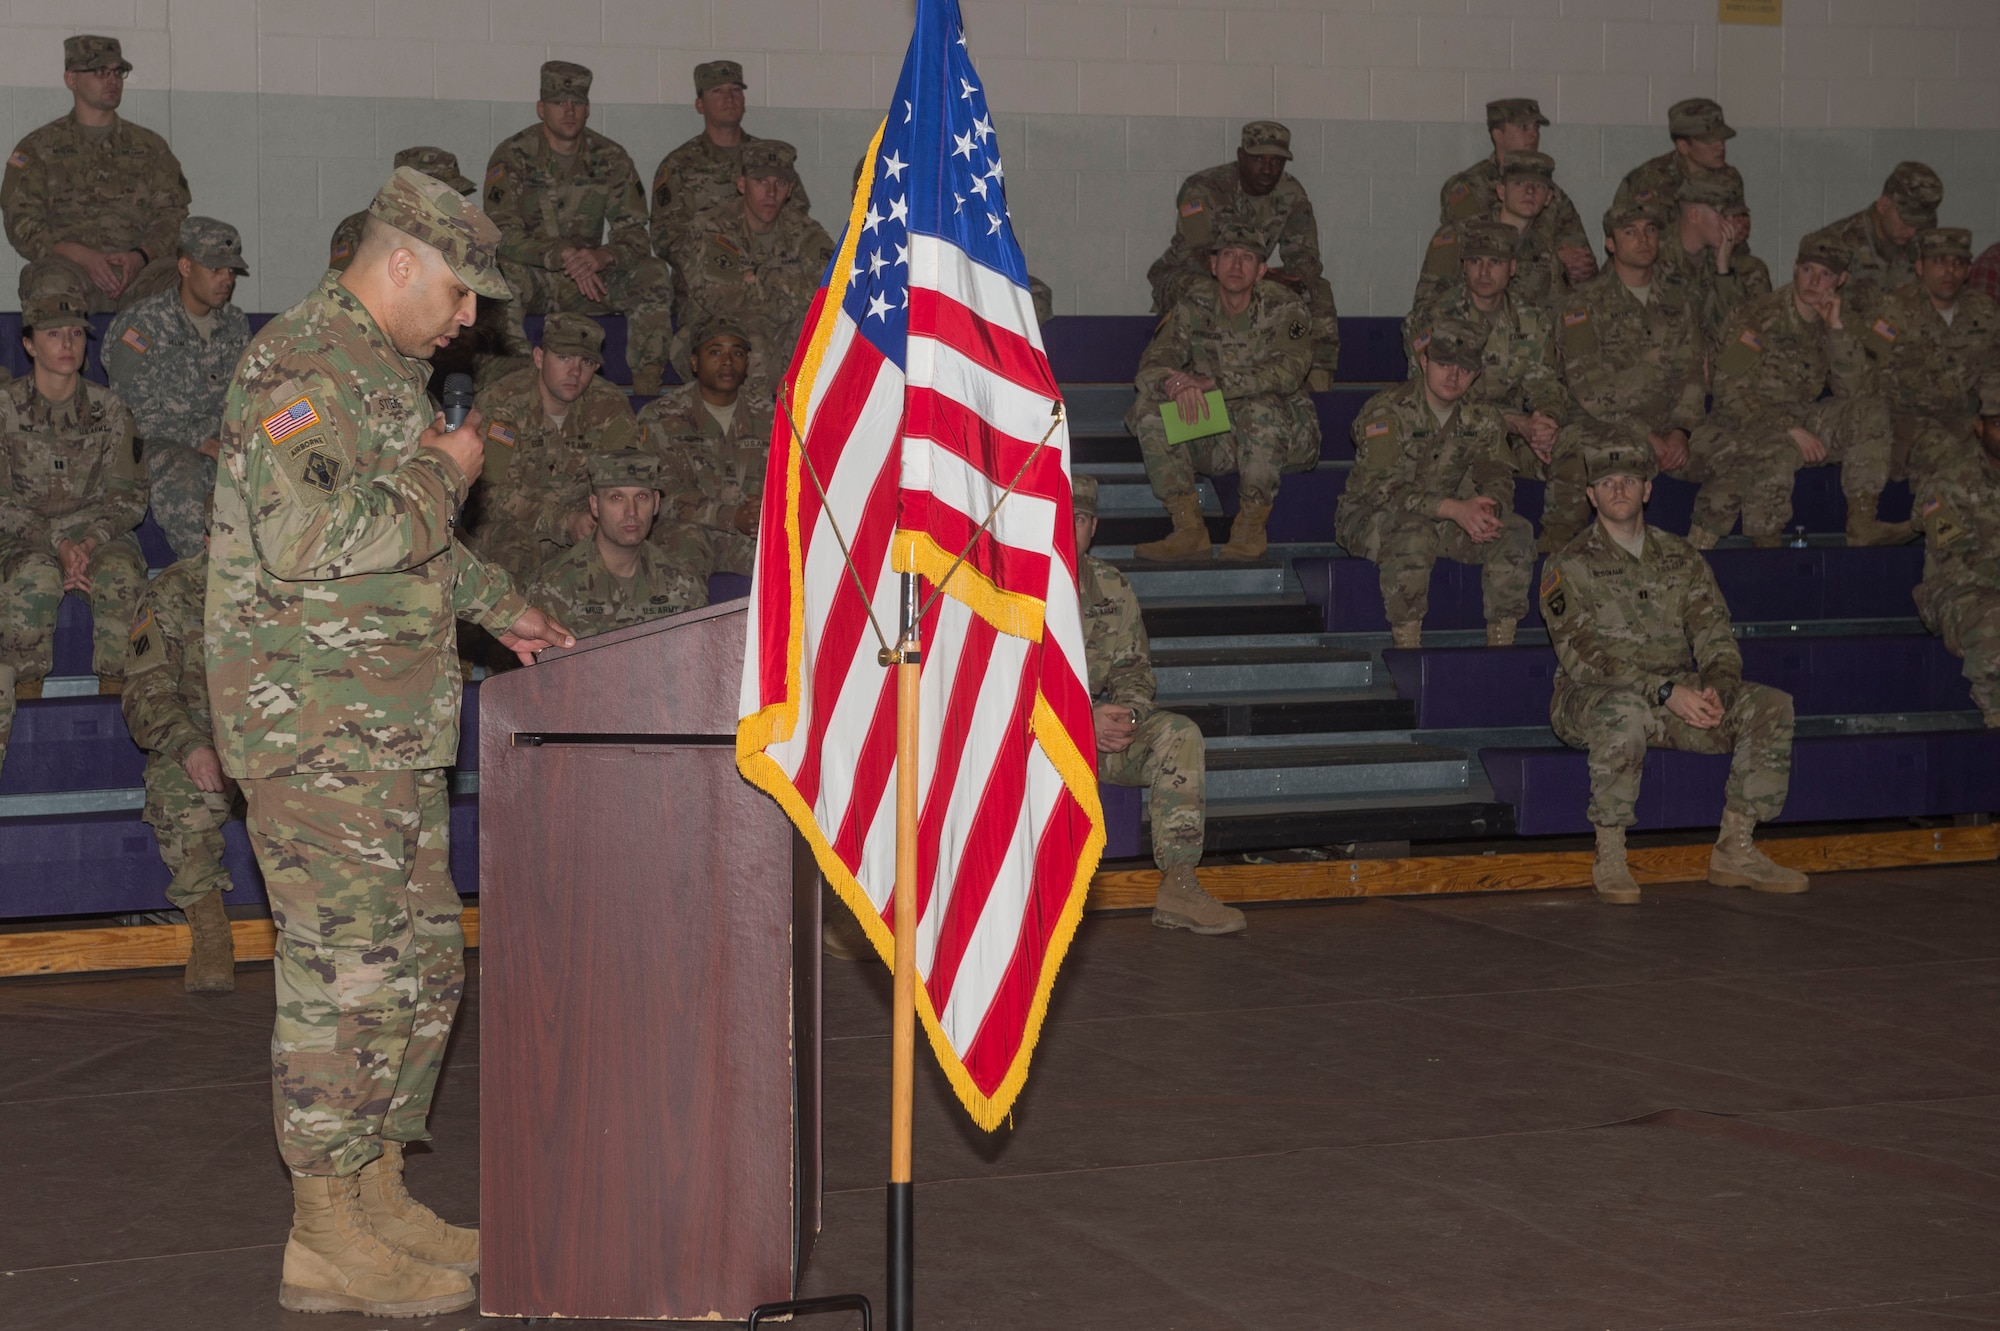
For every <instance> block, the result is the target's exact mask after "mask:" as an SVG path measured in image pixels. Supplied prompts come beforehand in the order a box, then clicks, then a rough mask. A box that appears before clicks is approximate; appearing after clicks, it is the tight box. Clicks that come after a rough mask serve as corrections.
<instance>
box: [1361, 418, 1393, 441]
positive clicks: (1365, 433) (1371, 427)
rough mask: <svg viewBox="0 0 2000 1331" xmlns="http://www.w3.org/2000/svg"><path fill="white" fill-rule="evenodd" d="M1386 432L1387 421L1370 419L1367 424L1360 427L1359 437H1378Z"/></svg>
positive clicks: (1387, 428)
mask: <svg viewBox="0 0 2000 1331" xmlns="http://www.w3.org/2000/svg"><path fill="white" fill-rule="evenodd" d="M1387 433H1389V422H1387V421H1370V422H1368V424H1367V425H1365V426H1363V427H1362V430H1361V437H1362V438H1363V439H1380V438H1381V437H1382V436H1383V435H1385V434H1387Z"/></svg>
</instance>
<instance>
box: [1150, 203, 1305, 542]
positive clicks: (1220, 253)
mask: <svg viewBox="0 0 2000 1331" xmlns="http://www.w3.org/2000/svg"><path fill="white" fill-rule="evenodd" d="M1213 246H1214V249H1213V253H1212V254H1211V256H1210V258H1209V268H1210V271H1211V272H1212V273H1213V274H1214V276H1212V277H1211V278H1210V279H1209V280H1208V281H1207V282H1206V283H1203V284H1201V285H1198V286H1194V287H1190V288H1189V289H1188V292H1187V294H1186V295H1185V296H1182V297H1181V298H1180V300H1179V301H1178V302H1177V303H1176V304H1175V305H1174V307H1173V309H1172V311H1171V312H1169V313H1168V315H1167V317H1166V318H1164V319H1162V320H1161V321H1160V326H1159V328H1158V329H1156V330H1155V331H1154V333H1153V340H1152V341H1151V342H1149V343H1148V344H1147V345H1146V350H1145V352H1144V353H1143V354H1142V355H1141V356H1140V357H1139V374H1138V379H1137V383H1138V388H1139V396H1138V400H1137V401H1135V402H1134V403H1133V404H1132V409H1131V411H1129V412H1128V413H1127V414H1126V416H1125V428H1126V429H1128V430H1130V431H1131V432H1132V433H1133V434H1135V435H1137V436H1138V437H1139V451H1140V453H1141V454H1142V455H1143V456H1144V457H1145V460H1146V479H1147V480H1149V481H1151V482H1152V485H1153V493H1154V494H1156V495H1158V496H1159V498H1160V502H1161V503H1163V504H1165V505H1166V506H1167V512H1168V514H1170V515H1171V516H1172V518H1173V520H1174V530H1173V532H1172V534H1171V535H1168V536H1166V537H1164V538H1162V539H1161V540H1158V541H1148V542H1146V543H1145V544H1143V545H1140V546H1137V547H1135V549H1134V551H1133V553H1134V554H1136V555H1138V556H1139V558H1141V559H1191V558H1199V557H1205V556H1206V555H1207V554H1208V552H1209V549H1210V547H1209V542H1208V524H1207V523H1206V522H1204V521H1203V520H1202V516H1201V500H1200V498H1199V497H1198V495H1197V494H1196V491H1195V476H1196V473H1200V474H1203V475H1208V476H1218V475H1224V474H1227V473H1229V472H1232V471H1233V472H1235V473H1236V474H1237V512H1236V520H1235V522H1234V523H1233V524H1232V525H1231V527H1230V529H1229V543H1228V544H1227V545H1225V546H1223V547H1222V551H1221V555H1222V558H1224V559H1242V560H1249V559H1260V558H1262V557H1263V554H1264V551H1265V550H1266V549H1267V548H1268V542H1267V539H1266V536H1265V524H1266V523H1267V522H1268V521H1269V519H1270V516H1271V506H1272V505H1273V504H1274V503H1276V502H1277V498H1278V484H1279V479H1280V477H1281V476H1282V474H1283V473H1285V472H1288V471H1303V470H1305V469H1306V468H1308V467H1311V466H1313V465H1314V464H1316V463H1317V462H1318V461H1319V413H1318V412H1316V411H1315V410H1314V409H1313V404H1312V399H1311V398H1310V397H1308V396H1307V395H1306V392H1305V379H1306V374H1307V371H1308V370H1309V369H1310V368H1311V364H1312V331H1313V319H1312V311H1311V309H1309V308H1308V307H1307V306H1306V303H1305V302H1304V301H1303V300H1301V299H1299V297H1297V296H1295V295H1293V294H1292V293H1291V291H1289V290H1287V289H1286V288H1284V287H1281V286H1279V285H1278V284H1277V283H1275V282H1267V281H1265V280H1264V275H1265V273H1267V272H1268V271H1269V269H1268V268H1267V266H1266V265H1265V262H1264V257H1265V255H1267V254H1268V253H1269V252H1270V242H1269V240H1268V239H1267V238H1266V237H1265V235H1264V234H1263V233H1262V232H1259V231H1256V230H1254V229H1252V228H1249V227H1247V226H1243V225H1241V224H1240V223H1234V222H1232V223H1231V224H1230V225H1229V226H1227V227H1225V228H1224V229H1223V230H1222V231H1221V232H1220V233H1218V234H1217V235H1216V237H1215V240H1214V242H1213ZM1210 392H1218V393H1221V394H1222V399H1223V405H1224V406H1225V407H1226V408H1227V410H1228V413H1229V429H1228V430H1226V431H1224V432H1223V433H1221V434H1211V435H1206V436H1204V437H1201V438H1197V439H1188V440H1185V441H1183V442H1181V443H1178V444H1169V443H1168V442H1167V427H1166V422H1165V421H1164V420H1163V419H1162V418H1161V416H1160V410H1161V407H1162V406H1163V405H1164V404H1165V403H1166V402H1167V401H1168V400H1169V399H1171V400H1172V401H1173V402H1174V403H1175V405H1176V407H1177V409H1178V410H1179V411H1180V413H1181V417H1182V419H1183V420H1187V421H1194V420H1197V419H1201V420H1205V419H1207V417H1208V414H1209V409H1208V404H1207V401H1206V395H1207V394H1208V393H1210Z"/></svg>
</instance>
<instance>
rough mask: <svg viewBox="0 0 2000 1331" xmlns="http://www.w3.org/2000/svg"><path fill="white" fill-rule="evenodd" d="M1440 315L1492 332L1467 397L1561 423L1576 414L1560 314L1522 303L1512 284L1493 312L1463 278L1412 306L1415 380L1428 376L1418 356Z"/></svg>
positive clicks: (1406, 339) (1406, 347)
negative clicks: (1559, 336)
mask: <svg viewBox="0 0 2000 1331" xmlns="http://www.w3.org/2000/svg"><path fill="white" fill-rule="evenodd" d="M1440 319H1460V320H1463V321H1465V322H1467V323H1470V324H1473V325H1474V326H1476V327H1479V328H1483V329H1484V330H1485V331H1486V344H1485V347H1484V349H1483V351H1482V352H1481V361H1482V364H1481V368H1480V371H1479V377H1478V378H1477V379H1475V380H1473V381H1472V387H1471V388H1468V389H1467V390H1465V397H1464V398H1463V399H1462V400H1463V401H1466V402H1477V403H1483V404H1484V405H1486V406H1490V407H1493V408H1495V409H1497V410H1499V411H1500V412H1502V413H1503V414H1505V413H1510V412H1523V413H1526V414H1529V415H1532V414H1534V413H1535V412H1538V411H1539V412H1541V413H1542V414H1543V415H1545V416H1547V417H1549V418H1550V419H1551V420H1553V421H1555V423H1556V424H1557V425H1561V424H1563V423H1564V422H1566V421H1567V420H1569V418H1570V416H1571V415H1572V414H1573V413H1574V412H1575V410H1576V404H1575V403H1574V402H1573V401H1571V400H1570V395H1569V390H1568V389H1567V388H1565V387H1564V386H1563V381H1562V365H1561V363H1560V361H1559V360H1558V358H1557V356H1556V335H1555V329H1556V320H1555V316H1554V315H1553V314H1551V313H1550V312H1549V311H1548V310H1545V309H1540V308H1537V307H1536V306H1533V305H1523V304H1521V303H1520V302H1518V301H1516V300H1515V299H1514V293H1513V289H1512V288H1511V287H1510V288H1509V289H1508V290H1506V291H1504V292H1502V293H1501V296H1500V308H1499V309H1497V310H1495V311H1493V313H1491V314H1488V313H1486V311H1484V310H1482V309H1480V308H1479V306H1477V305H1476V304H1474V303H1473V300H1472V292H1471V291H1470V290H1469V289H1468V288H1467V287H1466V285H1465V283H1464V282H1463V281H1459V282H1456V283H1454V284H1452V285H1450V286H1447V287H1444V288H1442V289H1441V290H1440V291H1439V292H1438V294H1437V296H1436V297H1435V298H1434V299H1433V300H1432V301H1431V302H1430V303H1429V304H1428V305H1423V306H1420V307H1418V308H1417V309H1415V310H1412V311H1411V312H1410V317H1409V318H1407V319H1405V320H1404V321H1403V351H1404V354H1405V356H1406V358H1407V359H1408V360H1409V363H1410V381H1411V382H1412V383H1416V382H1419V381H1421V380H1422V379H1423V374H1424V372H1423V367H1422V366H1420V365H1418V364H1417V357H1418V355H1420V354H1421V353H1422V352H1423V351H1425V350H1426V349H1427V348H1428V347H1429V346H1430V326H1431V324H1432V323H1434V322H1436V321H1437V320H1440ZM1536 474H1537V475H1539V474H1540V471H1539V469H1538V470H1537V471H1536Z"/></svg>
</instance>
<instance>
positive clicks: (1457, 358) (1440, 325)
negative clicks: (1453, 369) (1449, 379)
mask: <svg viewBox="0 0 2000 1331" xmlns="http://www.w3.org/2000/svg"><path fill="white" fill-rule="evenodd" d="M1423 354H1424V355H1425V356H1427V357H1429V358H1430V359H1431V360H1434V361H1436V362H1437V363H1438V364H1440V365H1456V366H1457V367H1458V368H1459V369H1461V370H1481V369H1484V368H1485V367H1486V330H1485V329H1483V328H1481V327H1479V325H1477V324H1475V323H1473V322H1471V321H1470V320H1467V319H1460V318H1458V317H1457V316H1455V315H1449V314H1447V315H1444V316H1442V317H1440V318H1437V319H1433V320H1432V321H1431V326H1430V329H1429V330H1428V331H1427V332H1426V333H1425V335H1424V348H1423Z"/></svg>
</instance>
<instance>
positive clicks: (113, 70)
mask: <svg viewBox="0 0 2000 1331" xmlns="http://www.w3.org/2000/svg"><path fill="white" fill-rule="evenodd" d="M129 72H130V71H128V70H123V69H120V68H118V66H116V65H111V66H108V67H107V68H104V69H80V70H78V71H77V73H79V74H95V75H96V76H97V77H98V78H101V79H116V80H117V81H118V82H120V83H123V82H124V81H125V75H126V74H127V73H129Z"/></svg>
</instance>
